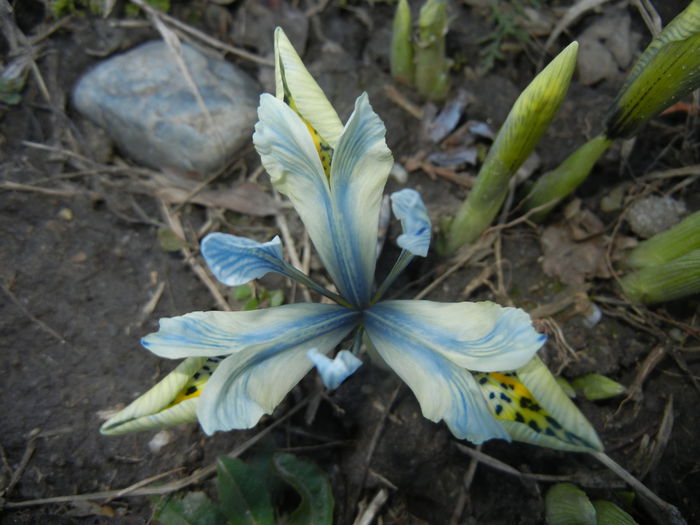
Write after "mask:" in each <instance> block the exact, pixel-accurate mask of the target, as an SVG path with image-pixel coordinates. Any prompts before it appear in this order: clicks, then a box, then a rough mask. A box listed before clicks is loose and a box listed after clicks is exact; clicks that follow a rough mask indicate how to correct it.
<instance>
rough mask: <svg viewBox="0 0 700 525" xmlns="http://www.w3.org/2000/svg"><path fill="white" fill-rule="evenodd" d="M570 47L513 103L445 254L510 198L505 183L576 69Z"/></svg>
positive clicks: (552, 112) (453, 227)
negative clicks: (507, 196) (507, 197)
mask: <svg viewBox="0 0 700 525" xmlns="http://www.w3.org/2000/svg"><path fill="white" fill-rule="evenodd" d="M577 52H578V44H577V43H576V42H572V43H571V44H569V46H568V47H567V48H566V49H564V50H563V51H562V52H561V53H559V55H558V56H557V57H556V58H555V59H554V60H552V61H551V62H550V63H549V65H548V66H547V67H546V68H544V70H542V72H541V73H540V74H539V75H537V76H536V77H535V79H534V80H533V81H532V82H531V83H530V85H529V86H528V87H527V88H525V91H523V92H522V94H521V95H520V96H519V97H518V100H516V101H515V104H514V105H513V109H511V111H510V113H509V114H508V117H507V118H506V121H505V122H504V124H503V126H502V127H501V129H500V131H499V132H498V136H497V137H496V140H495V141H494V143H493V145H492V146H491V150H490V151H489V154H488V156H487V157H486V160H485V161H484V164H483V165H482V167H481V170H480V171H479V175H478V176H477V180H476V184H475V185H474V188H472V190H471V192H470V193H469V196H468V197H467V200H466V201H465V202H464V204H463V205H462V207H461V208H460V209H459V211H458V212H457V215H456V216H455V219H454V221H453V222H452V225H451V227H450V230H449V232H448V234H447V245H446V248H447V251H448V252H450V253H451V252H454V251H455V250H457V249H458V248H459V247H460V246H462V245H463V244H467V243H471V242H473V241H474V240H476V239H477V238H478V237H479V236H480V235H481V234H482V232H483V231H484V230H485V229H486V228H487V227H488V226H489V224H491V221H493V218H494V217H495V216H496V214H497V213H498V210H499V209H500V208H501V205H502V204H503V201H504V200H505V198H506V194H507V193H508V182H509V181H510V178H511V177H512V176H513V175H514V174H515V172H516V171H517V170H518V168H519V167H520V166H521V165H522V163H523V162H525V160H526V159H527V157H528V156H529V155H530V153H532V150H533V149H534V148H535V145H536V144H537V143H538V142H539V140H540V138H541V137H542V135H543V133H544V132H545V131H546V129H547V127H548V126H549V123H550V122H551V121H552V118H554V115H555V114H556V112H557V110H558V109H559V106H560V105H561V103H562V101H563V100H564V95H566V92H567V90H568V89H569V83H570V82H571V75H572V74H573V71H574V66H575V64H576V55H577Z"/></svg>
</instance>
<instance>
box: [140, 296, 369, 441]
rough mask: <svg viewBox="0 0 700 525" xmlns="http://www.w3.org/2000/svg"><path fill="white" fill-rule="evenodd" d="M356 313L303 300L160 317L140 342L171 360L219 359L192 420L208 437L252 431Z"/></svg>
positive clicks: (352, 322) (353, 320) (336, 340)
mask: <svg viewBox="0 0 700 525" xmlns="http://www.w3.org/2000/svg"><path fill="white" fill-rule="evenodd" d="M358 316H359V314H358V313H357V312H355V311H353V310H349V309H347V308H344V307H341V306H337V305H329V304H310V303H300V304H292V305H284V306H278V307H275V308H266V309H263V310H254V311H250V312H193V313H190V314H187V315H183V316H181V317H175V318H170V319H161V321H160V329H159V330H158V332H156V333H153V334H150V335H148V336H146V337H145V338H144V339H143V341H142V342H143V345H144V346H145V347H146V348H148V349H149V350H150V351H152V352H153V353H155V354H157V355H159V356H161V357H168V358H178V357H184V356H222V355H228V357H226V358H225V359H224V360H223V361H221V362H220V363H219V365H218V367H217V369H216V370H215V372H214V374H213V375H212V376H211V378H210V379H209V381H208V382H207V384H206V387H205V388H204V389H203V392H202V395H201V397H200V398H199V403H198V405H197V417H198V418H199V422H200V424H201V425H202V428H203V429H204V431H205V432H207V433H208V434H211V433H213V432H216V431H217V430H230V429H234V428H250V427H252V426H254V425H255V424H256V423H257V422H258V420H259V419H260V417H261V416H262V415H263V414H266V413H270V412H272V410H273V409H274V408H275V406H277V404H278V403H279V402H280V401H281V400H282V398H283V397H284V396H285V395H286V394H287V393H288V392H289V390H291V389H292V388H293V387H294V385H295V384H296V383H297V382H298V381H299V380H300V379H301V378H302V377H303V376H304V374H306V372H308V371H309V370H310V369H311V367H312V364H311V362H310V361H309V360H308V359H307V358H306V355H305V353H306V351H307V350H308V349H309V348H314V347H315V348H318V349H319V351H321V352H328V351H330V350H331V349H332V348H333V347H335V346H336V345H337V344H338V343H339V342H340V341H341V340H342V339H343V337H345V335H347V333H348V332H349V331H350V330H351V329H352V328H353V327H354V326H355V325H356V324H357V321H358Z"/></svg>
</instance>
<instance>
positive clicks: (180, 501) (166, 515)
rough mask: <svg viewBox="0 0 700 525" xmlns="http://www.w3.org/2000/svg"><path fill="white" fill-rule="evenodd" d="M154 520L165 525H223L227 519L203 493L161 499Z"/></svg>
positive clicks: (189, 493) (190, 493)
mask: <svg viewBox="0 0 700 525" xmlns="http://www.w3.org/2000/svg"><path fill="white" fill-rule="evenodd" d="M153 519H154V520H157V521H159V522H161V523H164V524H165V525H223V524H224V523H226V519H225V518H224V516H223V515H222V514H220V513H219V510H218V509H217V508H216V505H214V504H213V503H212V502H211V501H210V500H209V498H208V497H207V495H206V494H204V493H203V492H188V493H186V494H185V495H184V496H180V495H173V496H166V497H164V498H162V499H161V501H160V503H159V504H158V505H157V507H156V509H155V511H154V513H153Z"/></svg>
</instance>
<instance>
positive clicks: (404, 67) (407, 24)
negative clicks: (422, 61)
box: [389, 0, 415, 86]
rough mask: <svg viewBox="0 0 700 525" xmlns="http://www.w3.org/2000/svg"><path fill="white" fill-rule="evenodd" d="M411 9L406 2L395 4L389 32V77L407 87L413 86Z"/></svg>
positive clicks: (406, 0)
mask: <svg viewBox="0 0 700 525" xmlns="http://www.w3.org/2000/svg"><path fill="white" fill-rule="evenodd" d="M412 31H413V24H412V21H411V9H410V8H409V7H408V0H399V3H398V4H396V12H395V14H394V22H393V25H392V31H391V50H390V57H389V59H390V60H389V61H390V65H391V76H392V77H393V78H395V79H396V80H398V81H399V82H403V83H404V84H407V85H409V86H412V85H413V80H414V79H413V76H414V69H415V65H414V63H413V41H412V39H411V32H412Z"/></svg>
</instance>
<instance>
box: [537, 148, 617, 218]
mask: <svg viewBox="0 0 700 525" xmlns="http://www.w3.org/2000/svg"><path fill="white" fill-rule="evenodd" d="M611 143H612V140H611V139H608V138H607V137H606V136H605V135H598V136H597V137H595V138H593V139H591V140H589V141H588V142H586V143H585V144H584V145H583V146H581V147H580V148H578V149H577V150H576V151H574V152H573V153H572V154H571V155H569V156H568V157H567V159H566V160H565V161H564V162H562V163H561V164H560V165H559V166H557V167H556V168H555V169H554V170H552V171H550V172H548V173H545V174H544V175H542V176H541V177H540V178H539V179H537V182H536V183H535V186H534V187H533V188H532V191H531V192H530V194H529V195H528V196H527V197H526V198H525V206H526V209H528V210H531V209H533V208H537V207H538V206H542V205H544V204H547V203H549V205H548V206H545V207H544V208H543V209H542V210H540V211H538V212H537V213H535V214H534V215H532V217H531V218H532V219H533V220H535V221H541V220H542V219H544V218H545V217H546V216H547V214H548V213H549V212H550V211H551V210H552V209H553V208H554V207H555V206H556V205H557V204H558V203H559V202H560V201H561V200H562V199H564V198H565V197H566V196H567V195H569V194H570V193H572V192H573V191H574V190H575V189H576V188H577V187H578V186H579V185H580V184H581V183H582V182H583V181H584V180H586V177H588V174H589V173H590V172H591V170H592V169H593V166H594V165H595V163H596V162H597V161H598V159H599V158H600V156H601V155H602V154H603V153H605V151H606V150H607V149H608V147H609V146H610V144H611Z"/></svg>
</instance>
